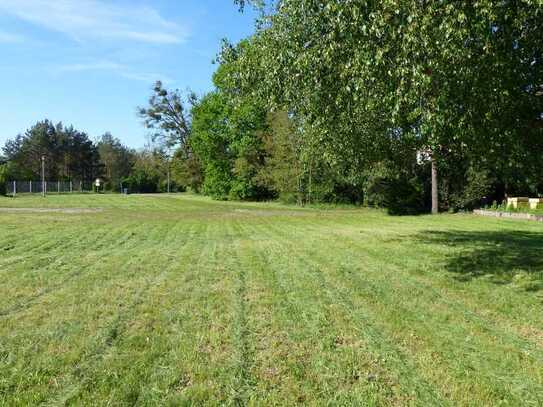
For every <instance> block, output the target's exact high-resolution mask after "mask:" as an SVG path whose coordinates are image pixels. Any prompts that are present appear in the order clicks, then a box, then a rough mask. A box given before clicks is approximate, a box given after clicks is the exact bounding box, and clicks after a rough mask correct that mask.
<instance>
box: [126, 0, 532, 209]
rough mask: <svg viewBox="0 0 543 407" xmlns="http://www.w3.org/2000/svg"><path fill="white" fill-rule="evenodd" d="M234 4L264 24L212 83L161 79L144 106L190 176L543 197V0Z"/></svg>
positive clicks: (317, 192)
mask: <svg viewBox="0 0 543 407" xmlns="http://www.w3.org/2000/svg"><path fill="white" fill-rule="evenodd" d="M235 3H236V4H237V5H238V6H239V7H240V10H241V11H242V12H243V10H244V8H246V7H254V8H255V9H256V10H257V14H258V18H257V20H256V21H255V33H254V34H253V35H252V36H250V37H249V38H246V39H244V40H242V41H240V42H239V43H229V42H227V41H224V42H223V43H222V47H221V52H220V54H219V55H218V57H217V60H216V65H217V69H216V72H215V74H214V76H213V84H214V89H213V90H212V91H210V92H209V93H207V94H205V95H203V96H200V97H197V96H196V95H195V94H193V93H190V92H189V93H186V94H185V93H182V92H179V91H177V90H170V89H166V88H165V87H164V86H163V84H162V83H160V82H157V83H156V85H155V86H154V88H153V91H152V95H151V97H150V99H149V103H148V104H147V106H145V107H142V108H140V109H139V111H138V113H139V116H140V117H141V119H142V120H143V123H144V125H145V126H146V127H147V128H148V129H149V130H150V132H151V134H152V136H153V141H154V143H155V145H156V146H158V148H157V151H159V152H160V153H159V154H157V153H156V151H155V152H154V153H153V154H154V155H155V156H156V155H158V156H160V157H162V158H161V159H162V160H163V161H165V162H167V163H168V166H169V170H170V175H171V177H172V180H174V182H175V183H176V185H177V186H178V187H179V188H181V189H191V190H193V191H195V192H200V193H203V194H207V195H210V196H212V197H214V198H216V199H241V200H268V199H277V198H278V199H281V200H283V201H286V202H292V203H298V204H301V205H303V204H310V203H316V202H333V203H357V204H363V203H364V204H368V205H374V206H380V207H386V208H388V209H389V211H390V212H391V213H417V212H421V211H428V210H432V211H434V212H437V211H438V210H461V209H470V208H473V207H476V206H479V205H482V204H485V203H491V202H492V201H501V200H503V199H504V198H505V197H507V196H511V195H530V196H541V195H543V162H542V159H541V157H542V153H543V36H542V35H541V32H543V3H542V2H541V1H540V0H519V1H503V0H481V1H477V2H447V1H445V2H435V1H434V2H432V1H427V0H389V1H380V2H372V1H365V0H328V1H322V0H276V1H263V0H259V1H242V0H237V1H235ZM131 168H133V166H132V167H131ZM148 170H149V168H148V167H146V166H144V165H140V166H139V172H138V176H139V177H143V176H144V174H146V171H148Z"/></svg>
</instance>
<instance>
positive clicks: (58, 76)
mask: <svg viewBox="0 0 543 407" xmlns="http://www.w3.org/2000/svg"><path fill="white" fill-rule="evenodd" d="M253 17H254V16H253V15H252V14H251V12H250V11H246V12H245V14H240V13H239V12H238V10H237V7H236V6H234V4H233V1H232V0H153V1H150V0H0V55H1V58H0V105H1V108H0V146H3V145H4V143H5V141H6V139H8V138H12V137H14V136H15V135H17V134H18V133H22V132H24V130H26V129H27V128H28V127H30V126H31V125H32V124H34V123H35V122H37V121H38V120H42V119H44V118H49V119H51V120H53V121H54V122H57V121H62V122H64V123H65V124H73V125H74V126H75V127H76V128H78V129H79V130H84V131H86V132H87V133H88V134H89V135H90V136H91V137H92V138H96V137H98V136H100V135H101V134H103V133H104V132H106V131H110V132H111V133H112V134H113V135H114V136H116V137H118V138H120V139H121V140H122V141H123V142H124V143H125V144H127V145H130V146H131V147H136V148H137V147H142V146H143V145H144V143H145V134H146V131H145V129H144V128H143V127H142V126H141V123H140V121H139V119H138V118H137V116H136V113H135V112H136V107H137V106H138V105H145V103H146V101H147V98H148V96H149V94H150V90H151V87H152V84H153V82H154V81H155V80H157V79H161V80H162V81H163V82H165V84H166V85H167V86H168V87H170V88H179V89H181V90H185V89H186V88H188V87H190V88H191V89H193V90H195V91H196V92H198V93H203V92H205V91H207V90H210V89H211V88H212V84H211V75H212V73H213V71H214V70H215V66H214V65H213V64H212V60H213V58H214V57H215V55H216V54H217V51H218V50H219V45H220V40H221V39H222V38H228V39H230V40H231V41H237V40H239V39H241V38H244V37H246V36H248V35H250V34H251V32H252V31H253Z"/></svg>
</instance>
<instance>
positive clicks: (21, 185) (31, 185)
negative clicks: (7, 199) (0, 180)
mask: <svg viewBox="0 0 543 407" xmlns="http://www.w3.org/2000/svg"><path fill="white" fill-rule="evenodd" d="M92 191H93V183H92V182H91V181H45V182H41V181H8V182H7V183H6V192H7V193H8V195H17V194H43V193H45V194H69V193H81V192H92Z"/></svg>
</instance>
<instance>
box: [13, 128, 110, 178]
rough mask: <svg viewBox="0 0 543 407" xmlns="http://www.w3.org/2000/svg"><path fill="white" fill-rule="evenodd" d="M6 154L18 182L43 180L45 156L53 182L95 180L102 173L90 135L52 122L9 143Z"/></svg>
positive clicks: (47, 176)
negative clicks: (43, 160) (42, 172)
mask: <svg viewBox="0 0 543 407" xmlns="http://www.w3.org/2000/svg"><path fill="white" fill-rule="evenodd" d="M4 153H5V155H6V159H7V160H8V161H9V162H10V166H11V175H12V176H13V178H14V179H18V180H39V179H41V167H42V157H44V158H45V177H46V179H49V180H61V181H62V180H70V179H72V180H93V179H94V178H96V177H97V176H99V175H101V171H102V167H101V165H100V162H99V154H98V150H97V148H96V146H95V145H94V144H93V142H92V141H91V140H90V139H89V137H88V136H87V134H86V133H83V132H80V131H78V130H76V129H74V128H73V127H71V126H70V127H64V126H63V125H62V123H58V124H57V125H53V123H52V122H50V121H49V120H44V121H42V122H38V123H37V124H36V125H34V126H32V127H31V128H30V129H29V130H27V131H26V133H25V134H24V135H18V136H17V137H15V138H14V139H12V140H8V141H7V142H6V144H5V146H4Z"/></svg>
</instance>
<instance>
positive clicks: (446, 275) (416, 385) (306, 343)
mask: <svg viewBox="0 0 543 407" xmlns="http://www.w3.org/2000/svg"><path fill="white" fill-rule="evenodd" d="M0 207H1V208H4V209H0V277H1V285H0V405H1V404H4V405H9V406H11V405H35V404H38V403H46V404H49V405H61V404H64V403H66V404H71V405H133V404H137V405H167V404H171V405H183V404H185V405H190V404H196V405H202V404H205V405H219V404H234V405H236V404H237V405H266V406H267V405H281V406H284V405H294V404H297V403H300V404H310V405H325V404H326V405H398V406H403V405H424V406H429V405H432V406H434V405H470V406H474V405H487V406H495V405H500V404H501V405H523V406H537V405H542V404H543V283H542V282H543V225H541V224H539V223H530V222H527V221H512V220H499V219H492V218H483V217H480V218H479V217H475V216H472V215H440V216H437V217H431V216H419V217H390V216H387V215H385V214H384V213H382V212H380V211H376V210H365V209H335V210H325V209H299V208H294V207H285V206H280V205H278V204H238V203H225V202H213V201H211V200H208V199H205V198H200V197H193V196H188V195H178V196H127V197H124V196H113V195H79V196H78V195H74V196H50V197H48V198H46V199H43V198H40V197H18V198H15V199H11V198H0ZM7 207H18V208H57V209H58V208H72V210H70V211H40V212H37V211H31V210H25V211H21V210H18V211H14V210H6V209H5V208H7ZM78 208H79V209H83V208H90V209H97V208H100V209H101V211H79V210H77V209H78Z"/></svg>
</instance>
